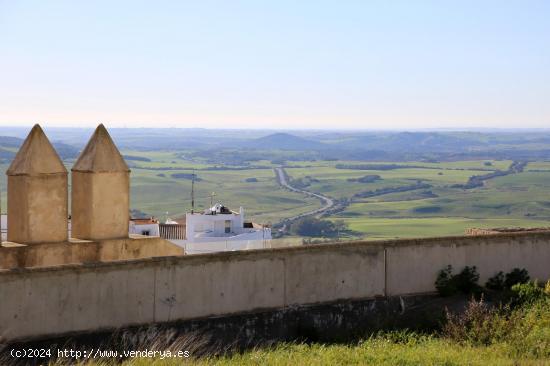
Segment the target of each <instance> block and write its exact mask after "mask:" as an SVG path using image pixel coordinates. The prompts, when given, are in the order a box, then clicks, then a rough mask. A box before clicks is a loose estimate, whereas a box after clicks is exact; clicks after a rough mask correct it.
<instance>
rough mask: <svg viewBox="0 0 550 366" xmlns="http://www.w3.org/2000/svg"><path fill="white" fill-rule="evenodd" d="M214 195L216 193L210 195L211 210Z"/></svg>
mask: <svg viewBox="0 0 550 366" xmlns="http://www.w3.org/2000/svg"><path fill="white" fill-rule="evenodd" d="M215 195H216V192H212V193H211V194H210V207H211V208H212V206H213V205H214V196H215Z"/></svg>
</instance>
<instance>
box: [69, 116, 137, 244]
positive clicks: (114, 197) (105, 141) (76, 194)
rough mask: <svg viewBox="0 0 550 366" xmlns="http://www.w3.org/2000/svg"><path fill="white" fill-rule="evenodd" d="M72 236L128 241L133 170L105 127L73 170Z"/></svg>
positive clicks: (99, 131)
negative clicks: (129, 167) (131, 175)
mask: <svg viewBox="0 0 550 366" xmlns="http://www.w3.org/2000/svg"><path fill="white" fill-rule="evenodd" d="M71 177H72V190H71V198H72V201H71V202H72V215H71V227H72V236H73V237H74V238H78V239H88V240H103V239H118V238H125V237H128V229H129V227H128V226H129V221H130V216H129V211H130V169H128V165H126V162H125V161H124V158H123V157H122V155H120V152H119V151H118V149H117V147H116V146H115V144H114V143H113V140H112V139H111V136H109V133H108V132H107V130H106V129H105V126H103V125H102V124H101V125H99V126H98V127H97V129H96V130H95V132H94V134H93V135H92V137H91V138H90V141H89V142H88V144H87V145H86V147H85V148H84V150H83V151H82V153H81V154H80V156H79V157H78V160H77V161H76V163H75V164H74V166H73V168H72V169H71Z"/></svg>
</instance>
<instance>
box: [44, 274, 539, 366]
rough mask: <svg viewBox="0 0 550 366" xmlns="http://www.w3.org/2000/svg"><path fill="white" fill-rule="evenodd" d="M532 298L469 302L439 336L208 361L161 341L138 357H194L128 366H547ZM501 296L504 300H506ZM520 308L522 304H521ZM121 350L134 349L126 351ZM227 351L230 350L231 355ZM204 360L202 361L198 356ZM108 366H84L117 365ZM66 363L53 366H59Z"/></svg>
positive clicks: (194, 343)
mask: <svg viewBox="0 0 550 366" xmlns="http://www.w3.org/2000/svg"><path fill="white" fill-rule="evenodd" d="M522 286H523V288H524V289H527V288H530V289H531V291H529V292H530V293H531V295H530V296H525V295H520V292H517V290H514V288H515V286H514V287H513V288H512V293H511V296H512V297H511V299H512V304H515V305H514V306H513V307H511V306H508V305H506V306H500V307H499V306H488V305H487V303H486V302H484V301H483V300H479V301H477V300H471V301H470V303H469V304H468V305H467V307H466V309H465V310H464V311H462V312H460V313H457V314H449V315H447V318H446V321H444V323H443V324H442V327H441V329H439V330H431V331H429V330H427V331H426V332H425V333H416V332H411V331H408V330H406V329H405V330H394V331H386V332H383V331H382V332H378V333H374V334H372V335H371V336H367V337H365V338H359V339H356V340H352V341H350V342H348V343H279V344H276V345H274V346H271V347H257V348H254V349H249V350H247V351H244V352H236V353H232V352H229V353H227V352H225V351H223V350H221V349H220V346H217V347H216V348H212V349H210V351H207V353H206V354H205V353H204V350H201V347H208V346H206V343H201V341H200V338H194V337H190V336H185V335H184V336H181V337H176V338H175V339H174V340H172V341H169V342H168V343H166V344H165V341H163V340H162V339H163V337H162V336H160V335H157V336H156V338H155V337H153V336H152V335H147V336H145V337H144V338H145V339H150V340H149V341H147V342H149V343H148V344H143V341H139V340H138V341H137V342H138V343H139V344H140V346H138V349H144V348H146V349H148V350H163V351H167V350H169V351H170V352H174V353H175V352H177V351H180V350H181V351H183V350H187V351H189V354H190V357H189V358H168V357H166V358H163V359H161V358H160V357H156V358H132V359H127V360H126V361H124V362H123V363H122V364H123V365H126V366H145V365H158V366H171V365H181V364H189V365H204V366H207V365H208V366H210V365H219V366H225V365H226V366H233V365H273V366H283V365H548V364H550V284H547V289H546V290H543V289H542V288H540V287H539V288H538V290H537V293H538V295H536V296H535V295H533V292H532V291H533V289H534V288H535V287H536V285H532V284H527V285H522ZM502 294H505V293H501V294H500V295H499V296H502ZM518 301H520V302H518ZM123 347H125V348H127V347H129V346H128V345H127V344H126V345H124V346H123ZM228 349H229V348H228ZM194 354H202V356H199V357H197V356H194ZM65 361H66V360H65ZM117 361H118V360H113V359H103V360H101V361H98V360H92V361H90V362H84V363H82V364H86V365H113V364H115V363H116V362H117ZM62 364H63V362H62V361H58V362H56V363H54V365H62Z"/></svg>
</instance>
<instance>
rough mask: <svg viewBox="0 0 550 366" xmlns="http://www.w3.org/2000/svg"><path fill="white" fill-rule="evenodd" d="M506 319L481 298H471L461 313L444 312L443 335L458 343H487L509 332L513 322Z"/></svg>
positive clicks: (496, 340)
mask: <svg viewBox="0 0 550 366" xmlns="http://www.w3.org/2000/svg"><path fill="white" fill-rule="evenodd" d="M506 320H507V319H506V318H505V317H504V316H502V315H501V314H499V311H498V310H497V309H495V308H492V307H490V306H488V305H487V304H486V303H485V301H484V300H483V298H481V299H480V300H479V301H476V300H474V299H472V300H471V301H470V302H469V303H468V306H467V307H466V310H465V311H464V312H463V313H459V314H452V313H450V312H449V311H447V312H446V323H445V325H444V326H443V335H444V336H445V337H447V338H450V339H452V340H454V341H456V342H460V343H467V344H471V345H474V346H479V345H489V344H492V343H496V342H498V341H500V340H501V339H503V338H504V337H505V335H506V334H507V333H509V331H510V328H511V327H513V324H512V323H511V322H507V321H506Z"/></svg>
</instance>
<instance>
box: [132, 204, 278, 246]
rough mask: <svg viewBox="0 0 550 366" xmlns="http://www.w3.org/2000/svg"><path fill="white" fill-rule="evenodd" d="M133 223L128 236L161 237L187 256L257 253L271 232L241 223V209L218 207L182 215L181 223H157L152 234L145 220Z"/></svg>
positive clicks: (268, 238)
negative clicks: (243, 252) (237, 251)
mask: <svg viewBox="0 0 550 366" xmlns="http://www.w3.org/2000/svg"><path fill="white" fill-rule="evenodd" d="M133 221H134V224H133V225H131V226H130V228H131V229H130V232H131V233H134V234H141V235H144V234H143V233H144V232H145V233H146V234H145V235H147V233H148V235H157V236H161V237H163V238H164V239H166V240H169V241H171V242H172V243H174V244H176V245H178V246H180V247H183V248H184V249H185V253H187V254H198V253H212V252H223V251H232V250H246V249H260V248H266V247H269V246H270V243H271V228H269V227H264V226H262V225H258V224H255V223H252V222H247V221H245V216H244V210H243V208H242V207H241V208H240V210H239V212H234V211H231V210H229V209H228V208H227V207H225V206H223V205H222V204H219V203H218V204H216V205H214V206H213V207H211V208H210V209H207V210H206V211H205V212H204V213H188V214H186V215H185V221H184V222H183V220H181V222H178V221H174V220H171V219H168V220H167V221H166V223H164V224H159V223H158V222H157V223H156V225H157V227H158V229H156V230H155V229H151V225H155V223H152V222H149V221H148V220H133ZM145 221H146V222H145ZM156 233H158V234H156Z"/></svg>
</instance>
